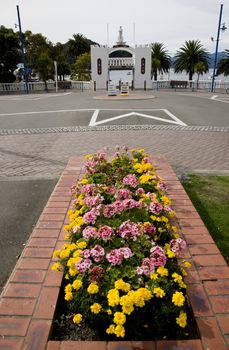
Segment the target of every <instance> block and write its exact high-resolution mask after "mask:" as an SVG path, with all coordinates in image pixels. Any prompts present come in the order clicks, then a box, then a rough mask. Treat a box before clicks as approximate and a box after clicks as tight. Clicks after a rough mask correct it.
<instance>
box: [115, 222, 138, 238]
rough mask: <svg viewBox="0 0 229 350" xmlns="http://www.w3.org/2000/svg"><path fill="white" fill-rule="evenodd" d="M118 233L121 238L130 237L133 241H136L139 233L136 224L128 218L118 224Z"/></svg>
mask: <svg viewBox="0 0 229 350" xmlns="http://www.w3.org/2000/svg"><path fill="white" fill-rule="evenodd" d="M118 233H119V235H120V236H121V237H122V238H131V239H133V241H136V239H137V236H139V234H140V232H139V229H138V225H137V224H135V223H134V222H131V221H130V220H127V221H125V222H123V223H122V224H121V225H120V227H119V230H118Z"/></svg>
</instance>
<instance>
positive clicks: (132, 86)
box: [131, 80, 134, 91]
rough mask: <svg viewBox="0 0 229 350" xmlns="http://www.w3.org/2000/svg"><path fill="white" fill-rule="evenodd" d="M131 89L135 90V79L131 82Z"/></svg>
mask: <svg viewBox="0 0 229 350" xmlns="http://www.w3.org/2000/svg"><path fill="white" fill-rule="evenodd" d="M131 90H132V91H133V90H134V81H133V80H132V82H131Z"/></svg>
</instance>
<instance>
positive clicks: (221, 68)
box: [216, 50, 229, 76]
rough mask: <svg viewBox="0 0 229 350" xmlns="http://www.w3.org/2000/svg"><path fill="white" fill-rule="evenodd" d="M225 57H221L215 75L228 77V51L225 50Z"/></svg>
mask: <svg viewBox="0 0 229 350" xmlns="http://www.w3.org/2000/svg"><path fill="white" fill-rule="evenodd" d="M224 54H225V57H223V58H222V59H221V60H220V61H219V62H218V64H217V73H216V74H217V75H219V74H224V75H225V76H227V75H229V50H225V52H224Z"/></svg>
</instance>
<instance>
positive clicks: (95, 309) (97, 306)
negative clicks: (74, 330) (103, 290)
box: [90, 303, 102, 314]
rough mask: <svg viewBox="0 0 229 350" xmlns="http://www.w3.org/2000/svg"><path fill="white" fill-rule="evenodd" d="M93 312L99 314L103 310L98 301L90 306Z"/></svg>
mask: <svg viewBox="0 0 229 350" xmlns="http://www.w3.org/2000/svg"><path fill="white" fill-rule="evenodd" d="M90 309H91V312H93V313H94V314H98V313H99V312H100V311H101V310H102V306H101V305H100V304H98V303H94V304H93V305H91V306H90Z"/></svg>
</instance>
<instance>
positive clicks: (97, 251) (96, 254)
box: [91, 244, 105, 262]
mask: <svg viewBox="0 0 229 350" xmlns="http://www.w3.org/2000/svg"><path fill="white" fill-rule="evenodd" d="M104 255H105V250H104V249H103V247H101V246H100V245H99V244H96V245H95V246H94V248H92V249H91V256H92V257H93V259H94V260H95V261H96V262H99V261H100V260H101V259H102V257H103V256H104Z"/></svg>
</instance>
